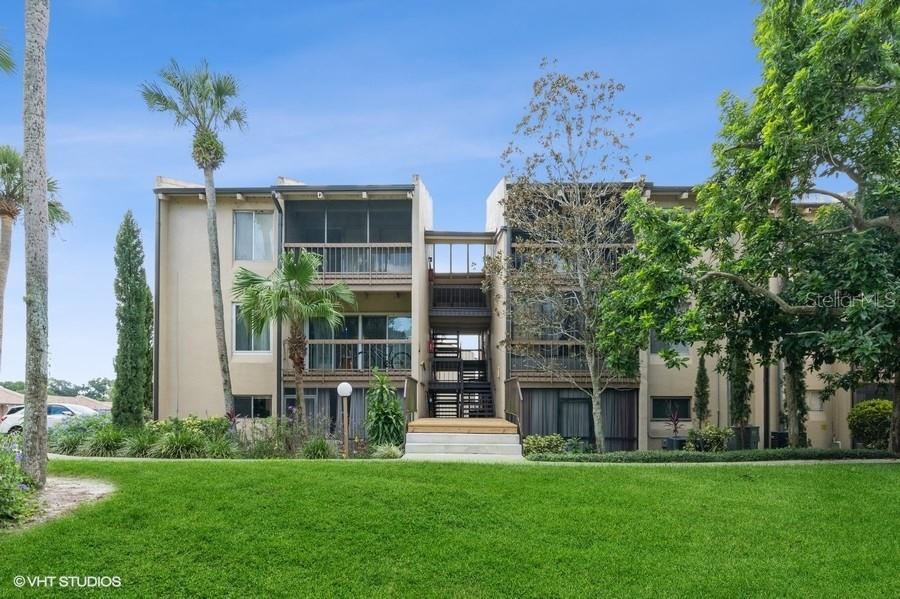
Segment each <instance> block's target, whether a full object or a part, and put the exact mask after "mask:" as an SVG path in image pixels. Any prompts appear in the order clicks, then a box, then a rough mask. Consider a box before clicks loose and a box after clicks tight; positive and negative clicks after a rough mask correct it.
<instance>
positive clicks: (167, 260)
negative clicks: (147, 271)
mask: <svg viewBox="0 0 900 599" xmlns="http://www.w3.org/2000/svg"><path fill="white" fill-rule="evenodd" d="M165 198H166V199H162V200H159V201H160V202H161V204H160V223H159V228H160V232H159V240H158V243H159V244H160V246H159V254H160V255H159V259H160V264H159V339H158V343H159V345H160V351H159V417H160V418H167V417H169V416H179V417H184V416H188V415H191V414H193V415H197V416H219V415H222V414H224V404H223V400H222V393H221V388H222V387H221V377H220V374H219V362H218V358H217V357H216V342H215V332H214V328H213V315H212V292H211V287H210V275H209V250H208V243H207V234H206V203H205V200H203V199H201V198H200V197H199V196H198V195H167V196H165ZM217 203H218V219H217V225H218V230H219V231H218V232H219V254H220V260H221V280H222V292H223V300H224V304H225V332H226V344H227V346H228V352H229V356H230V366H231V381H232V388H233V392H234V394H235V395H271V396H272V397H273V401H274V397H275V396H276V395H277V394H276V384H275V371H276V370H275V351H276V348H275V345H276V343H275V334H274V329H273V333H272V344H271V345H272V350H271V351H270V352H267V353H254V354H241V353H235V352H234V339H233V316H232V315H233V309H232V306H233V302H232V299H231V282H232V281H233V280H234V274H235V272H236V270H237V269H238V268H239V267H241V266H245V267H247V268H250V269H251V270H254V271H256V272H259V273H260V274H265V275H267V274H269V273H270V272H271V271H272V269H273V268H274V262H273V261H267V262H247V261H235V260H234V251H233V247H234V246H233V231H234V224H233V212H234V211H235V210H265V211H274V206H273V204H272V201H271V198H270V197H269V196H268V195H266V196H261V197H252V198H247V199H245V200H243V201H239V200H237V199H236V198H235V196H233V195H232V196H226V195H220V196H219V197H218V202H217ZM276 216H277V215H276ZM277 220H278V219H277V218H274V219H273V223H276V224H275V225H273V229H272V236H273V238H272V239H273V248H274V247H275V226H277ZM273 255H274V252H273ZM273 409H274V406H273Z"/></svg>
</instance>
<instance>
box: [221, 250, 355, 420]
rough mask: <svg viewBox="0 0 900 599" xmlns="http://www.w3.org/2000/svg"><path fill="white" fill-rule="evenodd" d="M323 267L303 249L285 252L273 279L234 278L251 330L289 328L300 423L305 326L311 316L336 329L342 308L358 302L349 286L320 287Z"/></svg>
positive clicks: (243, 272)
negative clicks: (318, 277)
mask: <svg viewBox="0 0 900 599" xmlns="http://www.w3.org/2000/svg"><path fill="white" fill-rule="evenodd" d="M321 264H322V257H321V256H319V255H318V254H312V253H309V252H306V251H304V250H300V251H297V252H287V253H285V254H282V256H281V258H280V259H279V261H278V266H277V267H276V268H275V271H274V272H273V273H272V274H271V275H269V276H268V277H264V276H262V275H258V274H256V273H255V272H252V271H250V270H247V269H246V268H241V269H239V270H238V272H237V273H236V274H235V276H234V288H233V290H234V299H235V301H236V302H238V303H239V304H240V305H241V316H242V317H243V319H244V322H246V323H247V327H248V328H249V329H250V330H251V331H253V332H255V333H261V332H262V331H264V330H265V329H266V327H268V326H269V323H271V322H280V323H284V324H286V325H287V327H288V338H287V346H288V358H289V359H290V361H291V364H292V365H293V367H294V383H295V385H296V388H297V411H298V412H297V416H298V418H301V422H302V417H303V371H304V367H305V362H306V345H307V340H306V335H305V334H304V332H303V327H304V325H305V324H306V322H307V321H308V320H309V319H311V318H321V319H323V320H324V321H325V322H327V323H328V324H329V325H331V326H332V327H336V326H338V325H339V324H341V322H343V320H344V317H343V314H342V311H343V307H344V306H346V305H353V304H355V303H356V298H354V296H353V292H352V291H350V288H349V287H347V285H346V283H335V284H333V285H327V286H317V285H316V283H315V280H316V273H317V272H318V269H319V267H320V266H321Z"/></svg>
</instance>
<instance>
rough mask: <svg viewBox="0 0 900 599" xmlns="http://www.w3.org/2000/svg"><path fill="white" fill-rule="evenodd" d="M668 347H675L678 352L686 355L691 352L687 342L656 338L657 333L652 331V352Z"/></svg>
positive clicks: (656, 352)
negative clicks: (670, 341)
mask: <svg viewBox="0 0 900 599" xmlns="http://www.w3.org/2000/svg"><path fill="white" fill-rule="evenodd" d="M666 348H670V349H674V350H675V351H676V352H677V353H678V354H680V355H682V356H686V355H688V354H689V353H690V347H688V345H687V344H686V343H669V342H667V341H661V340H659V339H657V338H656V334H655V333H653V332H651V333H650V353H651V354H658V353H659V352H661V351H663V350H664V349H666Z"/></svg>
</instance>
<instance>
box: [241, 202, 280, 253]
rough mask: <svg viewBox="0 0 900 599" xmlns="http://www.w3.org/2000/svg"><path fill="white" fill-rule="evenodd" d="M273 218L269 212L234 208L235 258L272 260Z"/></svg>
mask: <svg viewBox="0 0 900 599" xmlns="http://www.w3.org/2000/svg"><path fill="white" fill-rule="evenodd" d="M273 219H274V216H273V214H272V213H271V212H260V211H256V212H254V211H249V210H235V212H234V259H235V260H254V261H259V262H263V261H267V260H272V231H273V226H272V223H273V222H274V221H273Z"/></svg>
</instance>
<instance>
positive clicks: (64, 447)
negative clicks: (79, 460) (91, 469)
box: [49, 429, 87, 455]
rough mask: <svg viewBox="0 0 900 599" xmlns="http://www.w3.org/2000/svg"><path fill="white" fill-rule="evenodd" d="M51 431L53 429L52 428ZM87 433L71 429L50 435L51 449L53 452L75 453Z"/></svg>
mask: <svg viewBox="0 0 900 599" xmlns="http://www.w3.org/2000/svg"><path fill="white" fill-rule="evenodd" d="M50 430H51V431H52V430H53V429H50ZM86 438H87V433H83V432H81V431H69V432H66V433H65V434H62V435H50V439H49V443H50V451H52V452H53V453H61V454H63V455H75V454H77V453H78V449H79V448H80V447H81V444H82V443H84V440H85V439H86Z"/></svg>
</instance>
